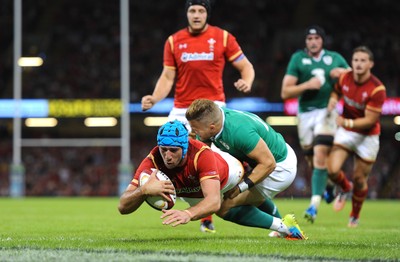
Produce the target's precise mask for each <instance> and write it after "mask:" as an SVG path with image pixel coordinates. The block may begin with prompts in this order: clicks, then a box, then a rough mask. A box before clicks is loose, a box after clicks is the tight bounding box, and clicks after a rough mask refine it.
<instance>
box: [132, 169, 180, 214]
mask: <svg viewBox="0 0 400 262" xmlns="http://www.w3.org/2000/svg"><path fill="white" fill-rule="evenodd" d="M154 170H155V169H152V170H143V171H142V173H141V174H140V177H139V185H140V186H142V185H144V184H146V182H147V180H149V178H150V175H151V173H153V171H154ZM156 177H157V179H158V180H162V181H165V180H170V179H169V177H168V176H167V175H166V174H164V173H163V172H161V171H160V170H157V173H156ZM174 191H175V190H174ZM168 198H169V199H168V201H167V200H165V199H164V198H163V197H161V196H148V197H147V198H146V202H147V204H149V205H150V206H151V207H153V208H155V209H157V210H162V209H171V208H172V207H173V206H174V205H175V202H176V192H174V194H169V195H168Z"/></svg>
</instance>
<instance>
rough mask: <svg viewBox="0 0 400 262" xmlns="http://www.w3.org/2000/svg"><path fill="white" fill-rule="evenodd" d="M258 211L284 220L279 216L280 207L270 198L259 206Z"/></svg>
mask: <svg viewBox="0 0 400 262" xmlns="http://www.w3.org/2000/svg"><path fill="white" fill-rule="evenodd" d="M258 209H260V210H261V211H263V212H265V213H267V214H270V215H271V216H274V217H277V218H282V217H281V214H279V211H278V207H277V206H276V205H275V204H274V202H272V200H271V199H269V198H267V199H265V201H264V202H263V203H262V204H261V205H259V206H258Z"/></svg>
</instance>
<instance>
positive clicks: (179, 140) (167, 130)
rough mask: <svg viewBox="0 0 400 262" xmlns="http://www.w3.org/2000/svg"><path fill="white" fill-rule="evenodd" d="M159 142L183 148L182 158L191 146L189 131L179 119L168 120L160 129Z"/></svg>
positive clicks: (160, 144)
mask: <svg viewBox="0 0 400 262" xmlns="http://www.w3.org/2000/svg"><path fill="white" fill-rule="evenodd" d="M157 144H158V145H159V146H176V147H180V148H182V158H184V157H185V155H186V153H187V150H188V147H189V132H188V130H187V129H186V127H185V125H184V124H183V123H182V122H180V121H178V120H174V121H170V122H167V123H165V124H164V125H162V126H161V127H160V129H159V130H158V134H157Z"/></svg>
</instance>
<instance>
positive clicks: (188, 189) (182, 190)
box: [176, 186, 201, 195]
mask: <svg viewBox="0 0 400 262" xmlns="http://www.w3.org/2000/svg"><path fill="white" fill-rule="evenodd" d="M200 190H201V188H200V187H199V186H198V187H183V188H179V189H176V194H177V195H179V194H181V193H197V192H200Z"/></svg>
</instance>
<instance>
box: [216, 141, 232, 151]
mask: <svg viewBox="0 0 400 262" xmlns="http://www.w3.org/2000/svg"><path fill="white" fill-rule="evenodd" d="M218 142H219V143H220V144H221V145H222V146H223V147H225V148H226V149H227V150H229V149H230V148H231V147H230V146H229V145H228V144H227V143H225V142H224V141H222V140H219V141H218Z"/></svg>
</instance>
